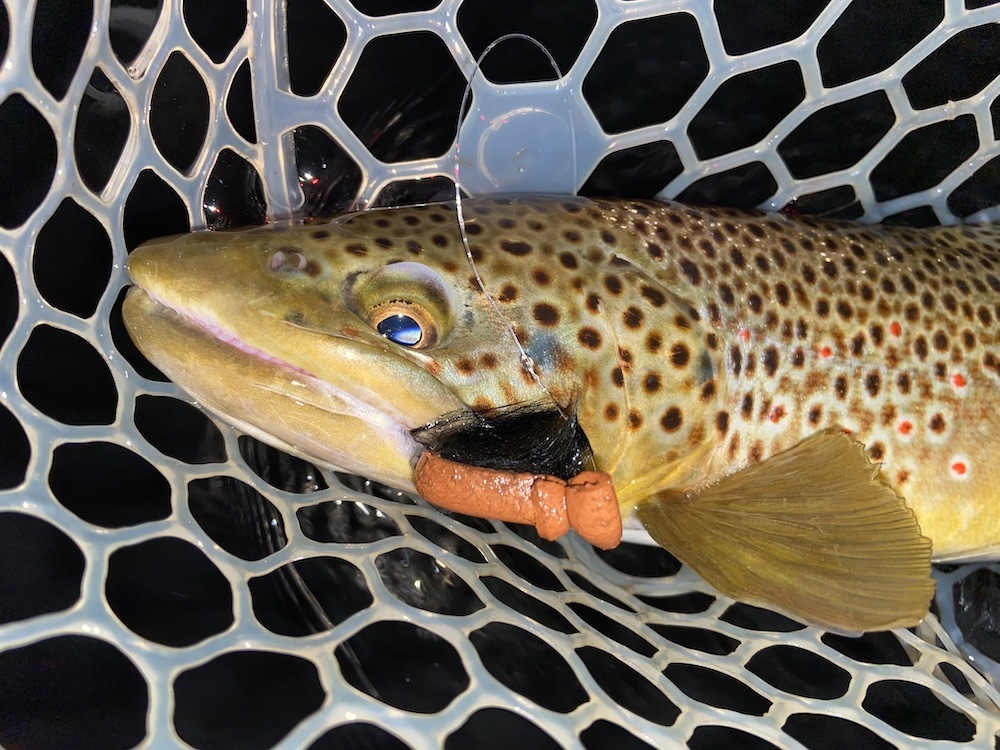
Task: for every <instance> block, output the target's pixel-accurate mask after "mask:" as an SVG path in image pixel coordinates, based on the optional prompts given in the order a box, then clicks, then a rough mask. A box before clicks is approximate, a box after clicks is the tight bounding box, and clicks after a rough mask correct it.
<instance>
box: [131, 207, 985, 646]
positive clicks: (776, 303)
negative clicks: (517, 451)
mask: <svg viewBox="0 0 1000 750" xmlns="http://www.w3.org/2000/svg"><path fill="white" fill-rule="evenodd" d="M464 213H465V219H466V221H465V231H466V233H467V239H468V242H469V250H470V251H471V256H472V260H473V263H471V264H470V262H469V260H468V259H467V258H466V256H465V247H464V246H463V243H462V238H461V234H460V232H459V225H458V221H457V218H456V216H455V213H454V210H453V207H451V206H449V205H446V204H441V205H433V206H422V207H410V208H401V209H390V210H385V211H370V212H363V213H358V214H351V215H347V216H344V217H340V218H337V219H335V220H333V221H332V222H330V223H329V224H324V225H311V226H304V227H299V228H294V229H286V230H276V229H267V230H254V231H250V232H246V233H242V234H241V233H235V234H226V235H222V234H217V235H193V236H191V237H190V238H183V239H179V240H175V241H174V242H172V243H168V244H165V243H160V244H154V245H151V246H149V247H144V248H140V249H139V250H138V251H137V252H136V253H135V254H134V255H133V259H132V261H131V263H130V269H131V271H132V274H133V277H134V279H135V280H136V282H137V284H138V285H139V287H141V289H142V291H135V292H132V293H130V295H129V300H128V301H127V303H126V309H125V316H126V322H127V324H128V325H129V327H130V330H131V332H132V333H133V336H134V337H135V338H136V340H137V343H138V344H139V346H140V349H143V351H144V352H146V353H147V356H149V357H150V358H151V359H152V360H153V361H154V363H156V364H157V365H158V366H160V367H161V369H163V370H164V371H165V372H167V374H168V375H170V376H171V377H173V378H174V379H175V380H177V382H179V383H180V384H181V385H182V386H183V387H185V388H186V389H187V390H189V391H190V392H191V393H192V394H194V395H195V396H196V397H197V398H199V400H201V401H203V402H204V403H205V404H206V405H207V406H208V407H209V408H211V409H213V410H215V411H218V412H220V413H222V414H223V416H225V417H226V418H228V419H230V420H231V421H234V422H235V423H237V424H238V425H240V426H242V427H244V428H247V429H251V430H252V431H256V434H259V435H261V436H264V437H270V438H271V439H272V441H274V442H277V443H278V444H279V445H281V446H282V447H285V448H288V449H290V450H293V451H294V452H298V453H302V454H305V455H309V456H312V457H314V458H319V459H320V460H323V461H326V462H328V463H332V464H336V465H338V466H341V467H346V468H349V469H351V470H355V471H359V472H361V473H365V474H366V475H369V476H372V477H373V478H376V479H381V480H382V481H386V482H388V483H390V484H393V485H395V486H399V487H404V488H409V487H410V486H411V485H410V481H411V478H410V477H409V476H408V475H407V467H408V466H412V463H413V461H415V456H416V455H417V454H418V453H419V450H420V449H419V447H418V446H416V445H415V444H414V443H412V440H410V441H408V438H407V435H406V434H405V433H406V432H407V431H408V430H410V429H413V428H414V427H418V426H420V425H421V424H424V423H426V422H428V421H431V420H433V419H434V418H437V417H440V416H441V415H442V414H445V413H450V412H454V411H456V410H462V409H471V410H474V411H480V412H482V411H488V410H491V409H495V408H498V407H505V406H509V405H511V404H520V403H537V402H542V401H545V400H550V401H551V402H553V403H554V404H557V405H558V406H559V408H563V409H567V410H571V409H572V410H575V413H576V415H577V416H578V418H579V422H580V425H581V427H582V428H583V430H584V432H585V433H586V435H587V437H588V439H589V441H590V444H591V447H592V449H593V452H594V460H595V464H596V467H597V468H598V469H600V470H602V471H607V472H608V473H610V474H611V476H612V478H613V481H614V484H615V487H616V489H617V491H618V495H619V498H620V500H621V501H622V507H623V511H624V512H626V513H628V512H629V511H630V510H632V509H633V508H635V507H636V506H637V505H639V504H644V505H646V506H648V505H650V503H649V502H647V501H649V500H650V498H653V502H654V503H655V504H658V505H659V506H662V507H668V505H669V502H676V501H677V498H678V497H695V498H697V497H699V493H701V494H700V497H702V498H703V499H706V500H710V499H711V498H710V497H709V494H710V492H711V488H712V487H713V486H714V485H715V484H717V483H719V482H720V481H721V480H724V479H726V478H728V477H737V476H739V475H741V474H742V473H743V472H748V471H752V472H754V473H751V474H743V476H744V477H747V476H752V477H755V479H754V481H755V482H757V484H754V485H753V487H758V488H759V487H760V486H761V483H766V481H767V477H768V474H769V472H768V471H767V470H766V467H768V466H769V465H770V464H772V462H773V461H774V459H775V458H776V457H779V456H783V455H784V456H787V455H789V451H794V450H795V448H796V446H798V445H800V444H802V441H804V440H808V439H810V438H815V437H816V436H818V435H822V434H824V433H825V432H827V431H830V430H837V431H841V430H847V431H849V433H850V435H851V436H852V437H854V438H856V439H857V440H859V441H860V442H861V443H862V444H863V445H864V450H865V451H866V453H867V456H868V457H869V458H870V459H871V460H872V461H875V462H876V463H881V465H882V471H881V475H880V476H879V477H878V478H877V480H873V481H878V482H879V483H881V481H882V480H884V481H885V482H887V483H888V484H889V485H890V486H891V487H893V488H894V489H895V490H896V492H898V493H900V494H902V495H903V496H905V498H906V501H907V503H908V505H909V507H910V508H912V511H913V513H915V515H916V519H917V521H919V526H920V529H921V530H922V531H923V533H924V534H925V535H926V536H928V537H930V538H931V539H932V540H933V544H934V553H935V555H936V557H938V558H940V559H963V558H970V557H984V556H993V555H996V554H997V546H998V545H1000V494H998V490H997V489H996V487H995V486H994V485H993V483H991V482H990V478H989V467H990V466H991V465H992V464H993V463H995V462H996V460H997V458H998V457H1000V456H998V455H997V454H998V449H997V448H996V443H995V441H993V440H992V439H991V438H992V436H993V435H994V434H995V433H996V431H997V428H1000V417H998V416H997V411H998V406H1000V364H998V359H1000V322H998V321H1000V281H998V276H1000V232H998V230H997V229H996V228H995V227H990V226H984V227H963V228H947V229H934V230H909V229H890V228H884V227H865V226H856V225H845V224H839V223H834V222H824V221H818V220H812V219H798V220H796V219H792V218H789V217H785V216H781V215H767V214H760V213H754V212H741V211H733V210H727V209H712V208H691V207H683V206H677V205H672V204H663V203H656V202H644V201H588V200H586V199H579V198H565V199H553V198H537V197H524V198H518V199H479V200H469V201H466V202H465V203H464ZM477 276H478V278H477ZM484 290H485V292H486V293H484ZM167 308H172V309H173V310H177V311H183V315H178V314H177V313H176V312H167ZM400 312H402V313H405V314H412V315H413V316H415V317H416V318H418V319H419V321H420V322H421V324H422V325H423V326H425V327H426V331H425V338H424V339H423V340H422V342H421V345H418V346H416V347H406V346H400V345H398V344H395V343H393V342H391V341H389V340H388V339H386V338H384V337H382V336H381V335H379V334H378V331H377V330H376V326H377V324H378V322H379V320H381V318H382V316H384V315H388V314H397V313H400ZM192 321H198V322H197V323H195V324H194V325H192ZM221 330H224V331H226V332H227V333H226V337H232V338H235V339H237V340H238V341H239V342H241V346H243V348H244V349H245V350H247V351H239V350H237V352H238V353H234V352H233V351H232V349H233V347H232V346H231V345H230V344H229V343H226V342H222V341H220V340H219V336H218V331H221ZM165 331H166V332H165ZM515 336H516V340H515ZM260 352H266V354H267V356H268V357H270V358H272V359H271V360H269V361H266V360H262V359H261V358H260V356H258V354H257V353H260ZM522 353H523V354H526V355H527V356H528V357H530V359H529V360H527V361H529V362H530V363H531V367H530V368H527V369H526V368H525V367H524V366H523V365H522V363H523V362H524V361H525V360H524V358H523V357H522ZM215 360H220V361H222V362H224V363H226V366H225V367H220V366H218V363H216V364H213V362H214V361H215ZM275 360H277V361H279V362H282V363H285V364H284V365H277V364H275ZM195 361H197V366H195V365H192V364H191V363H192V362H195ZM248 362H249V363H250V364H247V363H248ZM213 370H214V371H215V372H216V375H213V374H212V373H213ZM258 376H259V377H262V378H264V379H265V380H267V387H266V388H261V387H260V386H259V384H258V385H254V384H253V379H254V378H255V377H258ZM296 377H297V380H296ZM282 378H284V380H285V381H287V382H289V383H291V382H298V383H299V385H298V386H295V387H288V388H286V389H285V391H286V392H284V393H282V388H283V386H282V385H281V382H282ZM234 383H235V384H237V385H236V387H235V389H234V387H233V386H234ZM302 383H306V385H305V386H303V385H302ZM234 390H235V391H236V392H242V393H244V394H247V396H246V398H242V399H236V398H233V397H232V396H231V395H229V396H227V395H226V394H227V393H229V394H232V393H233V392H234ZM262 393H266V394H268V395H267V396H266V397H265V400H267V399H269V402H268V405H267V407H266V408H263V409H262V408H260V407H259V405H258V404H257V402H255V398H254V396H256V395H258V394H262ZM303 394H305V395H303ZM302 404H305V405H306V406H308V407H309V413H308V414H303V413H302V410H303V409H304V408H305V407H303V406H302ZM331 404H332V405H331ZM387 405H388V406H387ZM366 409H367V410H369V411H367V412H366ZM286 410H287V411H289V412H290V413H291V414H292V415H293V417H289V416H288V415H286V414H283V412H284V411H286ZM338 410H339V411H338ZM372 410H373V411H372ZM324 415H326V416H324ZM330 415H333V416H330ZM345 415H346V416H345ZM369 418H371V419H370V421H368V422H366V421H365V420H366V419H369ZM362 423H364V428H363V430H362V432H363V439H359V437H358V435H359V433H358V425H360V424H362ZM832 440H833V439H832V438H831V439H830V440H827V441H826V442H825V443H824V444H823V446H822V448H823V451H826V450H828V449H829V450H831V451H832V452H831V453H830V455H831V456H834V457H836V456H840V457H841V458H842V459H843V460H844V461H845V462H846V463H845V465H848V464H850V461H851V459H850V456H849V455H848V454H849V452H850V449H849V448H847V447H844V446H839V447H838V446H837V445H834V444H833V442H830V441H832ZM847 443H850V441H847ZM847 443H845V444H844V445H845V446H846V445H847ZM373 445H377V446H378V448H377V449H372V447H371V446H373ZM817 445H819V443H817ZM331 446H334V448H331ZM824 455H825V454H824ZM798 460H799V462H800V463H802V464H803V472H800V474H802V473H804V474H805V475H806V476H808V474H809V472H810V471H812V472H814V475H815V476H824V477H825V479H824V481H827V482H830V481H833V482H834V483H835V484H836V481H835V480H836V473H835V472H834V474H832V475H831V474H829V472H823V471H822V467H815V466H809V457H808V456H805V457H799V458H798ZM852 465H853V464H852ZM755 467H760V468H759V469H758V468H755ZM782 481H785V480H782ZM788 481H792V480H788ZM866 481H867V480H866ZM780 486H781V487H782V491H783V492H785V491H790V490H789V488H790V487H792V485H788V484H781V485H780ZM795 487H796V488H797V489H794V492H806V493H807V494H808V491H807V489H805V488H807V487H808V482H806V483H805V484H801V485H795ZM834 494H835V493H834ZM862 494H863V493H862ZM666 498H674V499H673V500H670V501H669V502H668V500H667V499H666ZM873 502H883V501H882V500H873ZM707 505H708V504H707V503H706V507H707ZM846 507H847V506H846V505H845V508H846ZM640 515H642V514H641V513H640ZM897 520H898V519H897ZM844 523H845V525H850V524H851V521H850V519H847V520H845V521H844ZM904 525H905V524H904ZM827 531H829V530H828V529H827ZM855 532H860V533H861V534H862V535H865V534H867V535H871V534H873V531H872V529H871V528H866V527H864V521H863V519H862V521H861V522H860V526H859V527H857V528H853V530H852V531H848V532H844V535H845V536H844V539H845V540H849V537H850V534H852V533H855ZM824 533H827V532H826V531H824ZM830 533H834V532H830ZM836 533H840V532H836ZM855 536H857V534H855ZM917 538H919V533H917V534H916V536H914V535H913V534H912V533H911V534H910V537H909V542H912V545H911V546H912V547H913V549H914V550H916V549H917V547H919V546H920V545H919V544H918V543H917V542H916V539H917ZM800 541H802V542H803V543H807V540H800ZM909 542H908V543H909ZM890 546H891V545H890ZM720 554H724V552H720ZM907 554H910V553H907ZM921 554H922V553H917V552H912V554H910V558H911V559H912V560H916V559H917V558H920V556H921ZM918 562H919V561H918ZM918 567H919V565H918ZM921 585H922V584H921ZM917 589H918V590H919V589H920V586H917ZM919 595H920V594H919V592H918V595H917V598H919ZM744 598H751V599H752V598H753V597H752V596H750V597H746V596H745V597H744ZM848 629H849V628H848Z"/></svg>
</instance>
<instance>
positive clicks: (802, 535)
mask: <svg viewBox="0 0 1000 750" xmlns="http://www.w3.org/2000/svg"><path fill="white" fill-rule="evenodd" d="M637 513H638V516H639V518H640V520H641V521H642V523H643V524H644V525H645V526H646V528H647V530H648V531H649V533H650V535H651V536H652V537H653V538H654V539H655V540H656V541H657V542H658V543H660V544H661V545H662V546H663V547H665V548H666V549H669V550H670V551H671V552H673V553H674V554H675V555H677V557H679V558H680V559H681V560H682V561H684V562H685V563H687V564H689V565H690V566H691V567H692V568H694V569H695V571H697V572H698V573H699V574H700V575H701V576H702V577H703V578H704V579H705V580H706V581H707V582H708V583H710V584H711V585H712V586H714V587H715V588H716V589H718V590H719V591H721V592H722V593H724V594H726V595H728V596H731V597H733V598H736V599H740V600H743V601H749V602H754V603H757V604H762V605H764V606H767V607H771V608H773V609H777V610H780V611H782V612H785V613H787V614H789V615H791V616H792V617H796V618H799V619H803V620H805V621H807V622H809V623H812V624H815V625H819V626H821V627H825V628H827V629H830V630H834V631H838V632H849V633H850V632H859V631H864V630H879V629H885V628H890V627H898V626H910V625H915V624H917V623H918V622H919V621H920V620H921V619H922V618H923V617H924V615H926V613H927V610H928V605H929V602H930V598H931V596H932V594H933V586H934V584H933V581H932V579H931V577H930V556H931V547H930V540H928V539H926V538H925V537H923V536H922V535H921V534H920V528H919V526H918V525H917V522H916V519H915V517H914V515H913V513H912V511H910V510H909V508H907V507H906V505H905V503H904V502H903V501H902V499H901V498H899V497H898V496H897V495H896V494H895V492H894V491H893V490H892V489H891V488H890V487H889V486H888V485H886V484H885V483H883V482H882V481H881V480H880V478H879V475H878V468H877V467H876V466H874V465H872V464H871V463H870V462H869V460H868V459H867V457H866V456H865V455H864V452H863V449H862V446H861V445H860V444H859V443H857V442H856V441H854V440H852V439H851V438H850V437H848V436H847V435H845V434H843V433H842V432H840V431H835V430H833V431H827V432H821V433H817V434H816V435H813V436H811V437H809V438H807V439H806V440H804V441H802V442H801V443H799V444H798V445H796V446H795V447H793V448H791V449H789V450H787V451H784V452H783V453H781V454H778V455H777V456H774V457H772V458H771V459H768V460H767V461H765V462H763V463H760V464H756V465H753V466H750V467H747V468H746V469H743V470H742V471H739V472H737V473H735V474H732V475H730V476H728V477H725V478H723V479H722V480H720V481H718V482H715V483H713V484H711V485H708V486H705V487H701V488H698V489H696V490H694V491H691V492H686V493H683V494H682V493H678V492H665V493H661V494H660V495H659V496H656V497H654V498H652V499H651V500H650V501H648V502H646V503H642V504H640V506H639V507H638V509H637Z"/></svg>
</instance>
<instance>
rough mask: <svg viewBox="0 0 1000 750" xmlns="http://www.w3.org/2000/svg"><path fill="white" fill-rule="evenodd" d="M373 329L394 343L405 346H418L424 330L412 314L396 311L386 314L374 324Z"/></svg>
mask: <svg viewBox="0 0 1000 750" xmlns="http://www.w3.org/2000/svg"><path fill="white" fill-rule="evenodd" d="M375 330H376V331H378V332H379V333H381V334H382V335H383V336H384V337H385V338H387V339H389V341H391V342H393V343H394V344H399V345H400V346H407V347H417V346H420V342H421V341H423V339H424V330H423V328H421V327H420V323H418V322H417V321H416V320H415V319H414V318H413V317H412V316H410V315H407V314H406V313H401V312H397V313H395V314H391V315H387V316H385V317H384V318H382V319H381V320H380V321H379V322H378V323H376V324H375Z"/></svg>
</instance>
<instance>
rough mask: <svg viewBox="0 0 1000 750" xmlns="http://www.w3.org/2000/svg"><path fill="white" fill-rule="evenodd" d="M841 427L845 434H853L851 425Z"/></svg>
mask: <svg viewBox="0 0 1000 750" xmlns="http://www.w3.org/2000/svg"><path fill="white" fill-rule="evenodd" d="M841 429H843V431H844V434H845V435H850V434H851V428H850V427H843V428H841Z"/></svg>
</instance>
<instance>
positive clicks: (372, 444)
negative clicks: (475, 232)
mask: <svg viewBox="0 0 1000 750" xmlns="http://www.w3.org/2000/svg"><path fill="white" fill-rule="evenodd" d="M129 272H130V274H131V276H132V279H133V281H134V284H135V286H134V287H133V288H132V289H131V290H130V291H129V294H128V296H127V298H126V301H125V305H124V308H123V316H124V320H125V323H126V327H127V329H128V331H129V333H130V335H131V337H132V338H133V340H134V341H135V342H136V345H137V346H138V347H139V349H140V351H142V352H143V354H144V355H145V356H146V357H147V358H148V359H149V360H150V361H152V362H153V363H154V364H155V365H156V366H157V367H159V368H160V369H161V370H162V371H163V372H164V373H166V374H167V375H168V376H169V377H170V378H171V379H172V380H173V381H174V382H176V383H177V384H178V385H179V386H180V387H182V388H183V389H184V390H186V391H187V392H188V393H189V394H191V395H192V396H193V397H194V398H195V400H196V401H197V402H199V403H200V404H201V405H203V406H204V407H206V408H207V409H208V410H210V411H212V412H215V413H217V414H219V415H220V416H222V417H223V418H224V419H225V420H227V421H229V422H230V423H232V424H234V425H235V426H237V427H238V428H240V429H242V430H243V431H245V432H247V433H249V434H251V435H254V436H255V437H259V438H261V439H263V440H265V441H266V442H269V443H271V444H274V445H277V446H278V447H280V448H283V449H285V450H288V451H290V452H292V453H294V454H296V455H300V456H304V457H307V458H310V459H313V460H318V461H320V462H322V463H325V464H328V465H332V466H335V467H338V468H341V469H344V470H347V471H352V472H356V473H360V474H363V475H365V476H367V477H370V478H372V479H374V480H376V481H380V482H383V483H385V484H389V485H391V486H394V487H398V488H402V489H410V488H412V470H413V465H414V463H415V461H416V459H417V457H418V456H419V454H420V453H421V452H422V450H423V448H422V446H421V445H420V444H419V443H417V442H416V441H415V440H414V438H413V436H412V435H411V431H412V430H415V429H417V428H419V427H421V426H423V425H426V424H428V423H430V422H433V421H434V420H436V419H438V418H440V417H441V416H442V415H446V414H456V413H461V412H463V411H466V412H482V411H486V410H489V409H490V408H492V407H495V406H497V405H499V404H505V405H506V404H512V403H529V402H531V403H537V402H539V401H540V400H545V399H550V400H551V399H559V400H560V403H561V404H563V405H565V404H567V403H568V402H569V401H570V400H571V398H572V390H573V388H572V384H571V383H570V381H569V379H567V378H565V377H561V376H557V373H556V372H555V370H553V366H554V361H551V360H552V358H553V357H555V356H556V355H555V354H554V353H553V352H554V351H555V349H556V348H557V347H556V343H555V342H552V341H550V342H549V343H548V345H546V346H542V347H541V348H540V346H539V342H542V340H541V339H536V342H535V347H534V349H533V351H535V353H536V355H537V356H538V361H537V362H535V363H531V364H529V366H528V367H526V366H525V361H526V358H525V356H524V351H523V347H522V344H521V343H520V342H519V340H518V338H517V335H518V334H517V331H521V332H523V333H525V334H526V332H527V330H528V329H527V325H528V321H525V320H517V319H516V317H517V315H516V313H512V312H511V311H504V310H502V309H501V307H500V304H501V303H498V302H497V300H496V297H495V296H493V295H490V294H486V293H484V291H483V288H482V280H481V279H477V269H476V265H475V263H474V262H470V257H468V256H467V254H466V252H465V248H464V247H463V243H462V236H461V232H460V230H459V223H458V221H457V220H456V217H455V215H454V213H453V212H452V211H450V210H449V209H448V208H447V207H435V208H425V207H418V208H413V209H406V210H399V211H396V210H384V211H373V212H364V213H359V214H353V215H346V216H344V217H339V218H337V219H335V220H333V221H331V222H329V223H327V224H321V223H316V224H310V225H299V226H288V227H260V228H255V229H250V230H243V231H237V232H198V233H194V234H190V235H183V236H179V237H174V238H166V239H164V240H157V241H153V242H150V243H146V244H145V245H143V246H141V247H140V248H138V249H136V250H135V251H134V252H133V253H132V255H131V257H130V258H129ZM526 338H527V337H526V335H525V339H526ZM542 343H544V342H542ZM564 364H565V363H564ZM549 370H552V371H551V372H550V371H549ZM567 371H568V370H567ZM485 375H488V377H486V376H485Z"/></svg>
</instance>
